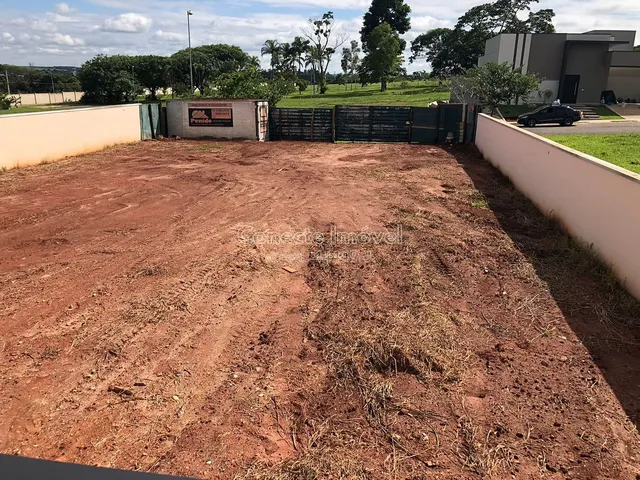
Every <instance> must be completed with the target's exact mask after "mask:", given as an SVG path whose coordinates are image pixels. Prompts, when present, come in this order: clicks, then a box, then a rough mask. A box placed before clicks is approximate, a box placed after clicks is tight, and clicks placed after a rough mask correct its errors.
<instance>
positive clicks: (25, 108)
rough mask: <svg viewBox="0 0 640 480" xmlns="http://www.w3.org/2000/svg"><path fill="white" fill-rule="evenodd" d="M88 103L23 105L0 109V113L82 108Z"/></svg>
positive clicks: (11, 113) (10, 113)
mask: <svg viewBox="0 0 640 480" xmlns="http://www.w3.org/2000/svg"><path fill="white" fill-rule="evenodd" d="M87 106H88V105H83V104H81V103H75V102H74V103H56V104H53V105H25V106H23V107H18V108H11V109H9V110H0V115H14V114H17V113H35V112H47V111H50V110H70V109H72V108H83V107H87Z"/></svg>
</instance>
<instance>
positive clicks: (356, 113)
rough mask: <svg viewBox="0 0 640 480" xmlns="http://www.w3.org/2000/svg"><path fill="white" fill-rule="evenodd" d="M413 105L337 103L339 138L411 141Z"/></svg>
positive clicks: (358, 140)
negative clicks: (370, 105)
mask: <svg viewBox="0 0 640 480" xmlns="http://www.w3.org/2000/svg"><path fill="white" fill-rule="evenodd" d="M410 125H411V107H364V106H351V105H349V106H347V105H339V106H337V107H336V136H335V140H336V141H337V142H404V143H407V142H408V141H409V131H410Z"/></svg>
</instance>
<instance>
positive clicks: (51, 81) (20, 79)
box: [0, 64, 80, 93]
mask: <svg viewBox="0 0 640 480" xmlns="http://www.w3.org/2000/svg"><path fill="white" fill-rule="evenodd" d="M61 70H62V69H60V68H59V67H58V68H56V67H53V68H47V67H18V66H16V65H1V64H0V91H1V92H6V91H7V77H9V88H10V89H11V92H12V93H42V92H52V93H53V92H77V91H79V90H80V81H79V80H78V78H77V77H76V76H75V74H74V72H73V70H72V71H61Z"/></svg>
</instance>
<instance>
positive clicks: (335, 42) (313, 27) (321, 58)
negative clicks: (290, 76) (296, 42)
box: [302, 11, 346, 94]
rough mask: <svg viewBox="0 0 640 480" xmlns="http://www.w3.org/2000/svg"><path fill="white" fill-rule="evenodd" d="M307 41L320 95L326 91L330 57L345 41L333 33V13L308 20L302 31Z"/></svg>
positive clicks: (340, 34)
mask: <svg viewBox="0 0 640 480" xmlns="http://www.w3.org/2000/svg"><path fill="white" fill-rule="evenodd" d="M302 32H303V34H304V36H305V37H306V38H307V39H308V40H309V42H310V45H309V52H310V57H311V59H312V63H313V65H314V68H315V69H316V71H317V72H318V83H319V84H320V93H322V94H324V93H325V92H326V91H327V69H328V68H329V63H331V57H332V56H333V54H334V53H335V51H336V50H337V49H338V47H340V46H341V45H342V44H343V43H344V42H345V40H346V37H345V35H344V34H343V33H341V32H337V31H335V19H334V17H333V12H331V11H329V12H327V13H325V14H324V15H322V17H320V18H316V19H309V22H308V25H307V27H306V28H303V30H302Z"/></svg>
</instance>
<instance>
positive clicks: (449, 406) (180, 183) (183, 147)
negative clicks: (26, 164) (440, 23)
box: [0, 141, 640, 480]
mask: <svg viewBox="0 0 640 480" xmlns="http://www.w3.org/2000/svg"><path fill="white" fill-rule="evenodd" d="M398 227H401V228H402V239H401V241H399V242H388V241H387V242H382V243H381V242H376V241H374V237H373V236H371V235H360V236H359V237H357V238H355V239H354V238H353V237H348V238H347V237H345V236H333V237H332V236H331V235H330V233H331V232H336V231H337V232H341V233H348V232H354V233H357V232H361V233H367V232H369V233H370V232H389V233H391V234H396V235H397V234H398ZM261 232H262V233H264V232H272V233H273V234H277V235H279V236H278V237H274V236H271V237H267V236H266V235H258V236H256V235H255V234H259V233H261ZM287 232H307V233H308V234H309V235H312V234H322V235H321V236H320V235H313V236H312V240H313V241H309V235H308V236H307V237H305V238H304V240H306V241H300V240H303V239H302V238H300V237H298V238H294V239H292V238H290V237H288V236H286V235H284V234H285V233H287ZM265 240H270V243H269V242H265ZM388 240H389V239H388ZM283 267H287V269H286V270H285V269H284V268H283ZM0 312H1V315H2V322H0V392H1V394H2V399H1V400H2V401H1V402H0V451H1V452H3V453H12V454H13V453H15V454H19V455H25V456H31V457H38V458H46V459H53V460H60V461H67V462H79V463H84V464H90V465H101V466H109V467H116V468H124V469H135V470H143V471H151V472H158V473H171V474H176V475H184V476H192V477H199V478H216V479H218V478H219V479H230V478H237V479H302V480H306V479H339V478H344V479H352V480H353V479H383V478H389V479H413V480H417V479H422V478H435V479H466V478H498V479H501V478H512V477H513V478H541V477H543V478H549V479H560V478H576V479H578V478H580V479H596V478H597V479H609V478H610V479H633V478H638V475H640V469H639V468H638V465H639V462H640V445H639V436H638V432H637V424H638V421H639V420H640V385H639V384H638V379H639V378H640V361H639V360H640V348H639V342H640V334H639V331H638V328H637V322H638V319H639V318H640V308H639V306H638V303H637V302H635V301H634V300H633V299H631V298H630V297H629V296H628V295H626V293H624V291H623V290H622V289H621V288H620V287H619V286H618V285H617V284H616V282H615V281H614V280H613V279H612V277H611V276H610V275H609V274H608V273H607V271H606V270H605V269H603V268H602V267H601V266H600V265H599V264H598V262H596V261H595V260H594V259H593V256H592V255H591V254H590V252H589V251H588V250H585V249H584V248H583V247H581V246H580V245H577V244H576V243H575V242H572V241H571V240H570V239H568V238H567V237H566V236H565V235H563V234H562V232H561V231H560V230H559V229H558V228H557V226H556V225H555V224H554V223H553V222H552V221H549V220H547V219H546V218H545V217H543V216H542V215H540V214H539V213H538V212H537V211H536V210H535V208H534V207H533V206H532V205H531V204H530V203H529V202H527V201H526V200H525V199H524V198H523V197H522V196H520V195H519V194H518V193H517V192H516V191H515V190H513V188H512V187H511V186H510V185H509V184H508V182H507V181H506V180H504V179H503V178H502V177H501V176H500V175H499V174H498V173H497V172H496V171H495V170H493V169H492V168H491V167H490V166H489V165H488V164H487V163H485V162H484V161H483V160H482V159H480V157H479V156H478V155H477V154H476V152H475V151H474V150H472V149H470V148H453V149H440V148H435V147H426V146H410V145H331V144H311V143H306V144H303V143H286V142H282V143H271V144H269V143H266V144H258V143H212V142H187V141H180V142H148V143H144V144H141V145H133V146H121V147H115V148H111V149H108V150H105V151H103V152H99V153H95V154H91V155H85V156H82V157H78V158H75V159H70V160H66V161H63V162H59V163H56V164H50V165H41V166H38V167H34V168H29V169H21V170H17V171H11V172H7V173H4V174H1V175H0Z"/></svg>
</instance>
